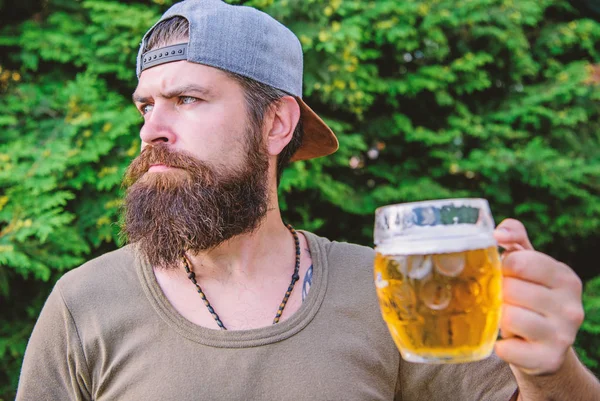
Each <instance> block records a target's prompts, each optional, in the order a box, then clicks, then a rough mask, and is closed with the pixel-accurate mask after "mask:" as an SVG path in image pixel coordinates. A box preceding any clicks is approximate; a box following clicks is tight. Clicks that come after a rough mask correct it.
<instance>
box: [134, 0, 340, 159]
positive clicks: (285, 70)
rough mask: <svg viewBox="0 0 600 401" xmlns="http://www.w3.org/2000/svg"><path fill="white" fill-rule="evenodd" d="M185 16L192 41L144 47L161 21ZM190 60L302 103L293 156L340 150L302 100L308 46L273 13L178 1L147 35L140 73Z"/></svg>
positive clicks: (212, 1)
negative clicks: (300, 129)
mask: <svg viewBox="0 0 600 401" xmlns="http://www.w3.org/2000/svg"><path fill="white" fill-rule="evenodd" d="M175 16H179V17H183V18H185V19H186V20H187V21H188V23H189V40H188V43H183V44H175V45H171V46H165V47H162V48H159V49H154V50H151V51H147V52H144V49H145V48H146V40H147V38H148V36H149V34H150V33H151V32H152V30H153V29H154V27H155V26H156V25H157V24H158V23H159V22H161V21H164V20H167V19H169V18H172V17H175ZM181 60H186V61H189V62H192V63H199V64H204V65H208V66H211V67H216V68H219V69H222V70H226V71H230V72H233V73H236V74H239V75H242V76H245V77H247V78H251V79H254V80H256V81H258V82H261V83H263V84H266V85H269V86H272V87H274V88H276V89H280V90H282V91H284V92H286V93H288V94H290V95H292V96H294V97H295V99H296V101H297V102H298V104H299V105H300V113H301V116H302V123H303V128H304V138H303V142H302V145H301V147H300V148H299V149H298V151H297V152H296V153H295V154H294V155H293V156H292V161H295V160H307V159H312V158H315V157H320V156H326V155H329V154H331V153H333V152H335V151H336V150H337V149H338V146H339V145H338V140H337V138H336V137H335V134H334V133H333V131H331V129H330V128H329V127H328V126H327V124H325V123H324V122H323V120H321V118H319V116H318V115H317V114H316V113H315V112H314V111H313V110H312V109H311V108H310V107H308V105H307V104H306V103H305V102H304V101H303V100H302V69H303V59H302V46H301V45H300V41H299V40H298V38H297V37H296V35H294V33H293V32H292V31H290V30H289V29H288V28H286V27H285V26H284V25H282V24H281V23H279V22H278V21H276V20H275V19H274V18H272V17H271V16H269V15H268V14H266V13H264V12H262V11H259V10H256V9H254V8H251V7H246V6H234V5H230V4H227V3H225V2H223V1H221V0H186V1H182V2H180V3H176V4H174V5H173V6H172V7H171V8H169V9H168V10H167V12H165V13H164V14H163V16H162V17H161V18H160V20H159V21H157V22H156V24H154V26H152V28H150V29H149V30H148V32H146V34H145V35H144V38H143V39H142V43H141V46H140V50H139V53H138V57H137V68H136V73H137V76H138V78H139V77H140V75H141V74H142V72H143V71H144V70H146V69H148V68H152V67H154V66H157V65H160V64H164V63H170V62H174V61H181Z"/></svg>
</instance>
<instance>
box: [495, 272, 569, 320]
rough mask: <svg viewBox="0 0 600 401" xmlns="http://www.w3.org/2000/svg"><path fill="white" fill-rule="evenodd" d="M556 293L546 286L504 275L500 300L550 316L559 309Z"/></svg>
mask: <svg viewBox="0 0 600 401" xmlns="http://www.w3.org/2000/svg"><path fill="white" fill-rule="evenodd" d="M556 298H557V296H556V294H555V293H554V292H553V291H552V290H551V289H550V288H548V287H546V286H544V285H540V284H537V283H532V282H530V281H524V280H521V279H518V278H514V277H507V276H505V277H504V279H503V280H502V302H503V303H504V304H508V305H514V306H519V307H521V308H525V309H529V310H532V311H534V312H537V313H538V314H541V315H543V316H550V315H551V314H553V313H556V311H557V310H559V309H560V305H557V302H560V301H559V300H557V299H556Z"/></svg>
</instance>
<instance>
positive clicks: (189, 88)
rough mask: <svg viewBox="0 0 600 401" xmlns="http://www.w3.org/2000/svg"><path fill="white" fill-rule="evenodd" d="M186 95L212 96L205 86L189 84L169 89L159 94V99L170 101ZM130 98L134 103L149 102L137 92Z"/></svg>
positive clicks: (148, 99) (147, 98)
mask: <svg viewBox="0 0 600 401" xmlns="http://www.w3.org/2000/svg"><path fill="white" fill-rule="evenodd" d="M187 93H197V94H200V95H201V96H205V97H208V96H210V95H211V94H212V91H211V89H210V88H207V87H205V86H200V85H195V84H189V85H183V86H180V87H178V88H173V89H170V90H168V91H167V92H164V93H161V94H160V95H159V97H163V98H165V99H172V98H174V97H178V96H181V95H183V94H187ZM131 97H132V99H133V101H134V102H135V103H148V102H149V101H150V100H151V98H150V97H147V96H142V95H141V94H139V93H137V92H134V93H133V95H132V96H131Z"/></svg>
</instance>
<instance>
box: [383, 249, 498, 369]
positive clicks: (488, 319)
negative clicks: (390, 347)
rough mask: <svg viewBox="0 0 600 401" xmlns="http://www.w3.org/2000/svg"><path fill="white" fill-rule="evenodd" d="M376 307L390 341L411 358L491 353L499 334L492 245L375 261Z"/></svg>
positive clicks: (451, 358) (495, 255)
mask: <svg viewBox="0 0 600 401" xmlns="http://www.w3.org/2000/svg"><path fill="white" fill-rule="evenodd" d="M375 285H376V288H377V295H378V297H379V304H380V307H381V312H382V315H383V318H384V320H385V321H386V323H387V325H388V327H389V330H390V333H391V335H392V338H393V339H394V342H395V343H396V345H397V346H398V348H399V349H400V350H401V351H402V353H403V354H406V355H407V359H409V360H410V359H411V356H414V355H420V356H421V358H424V359H427V360H429V361H431V360H439V361H440V362H444V361H452V362H463V361H473V360H479V359H483V358H485V357H487V356H489V355H490V353H491V352H492V348H493V346H494V342H495V340H496V337H497V335H498V323H499V319H500V303H501V297H500V295H501V268H500V260H499V258H498V251H497V249H496V247H494V246H492V247H489V248H487V249H476V250H469V251H464V252H455V253H440V254H433V255H407V256H402V255H393V256H392V255H381V254H377V256H376V258H375Z"/></svg>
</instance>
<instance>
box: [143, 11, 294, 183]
mask: <svg viewBox="0 0 600 401" xmlns="http://www.w3.org/2000/svg"><path fill="white" fill-rule="evenodd" d="M188 39H189V23H188V21H187V19H185V18H183V17H177V16H176V17H173V18H169V19H167V20H165V21H161V22H160V23H159V24H157V25H156V27H154V29H153V30H152V32H150V35H148V37H147V39H146V45H145V47H144V50H143V51H144V52H147V51H150V50H154V49H158V48H161V47H165V46H169V45H174V44H177V43H181V42H186V41H187V40H188ZM223 71H224V72H225V73H226V74H227V75H228V76H230V77H231V78H233V79H234V80H236V81H237V82H238V83H239V84H240V85H241V86H242V89H243V91H244V97H245V100H246V109H247V113H248V117H249V120H250V124H252V128H254V129H255V132H260V129H261V128H262V125H263V119H264V116H265V113H266V112H267V110H269V108H270V107H272V106H274V105H275V104H276V103H277V102H278V101H279V99H281V98H282V97H284V96H289V94H288V93H286V92H284V91H282V90H279V89H276V88H273V87H272V86H269V85H266V84H263V83H261V82H258V81H256V80H254V79H251V78H247V77H244V76H242V75H239V74H236V73H233V72H230V71H225V70H223ZM303 134H304V130H303V127H302V118H300V119H299V120H298V124H297V125H296V128H295V129H294V133H293V135H292V139H291V141H290V142H289V143H288V144H287V145H286V147H285V148H283V150H282V151H281V153H279V155H278V156H277V184H279V181H280V179H281V174H282V173H283V169H284V168H285V167H287V165H288V164H289V163H290V159H291V158H292V156H293V155H294V153H296V151H297V150H298V148H299V147H300V145H301V144H302V137H303Z"/></svg>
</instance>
